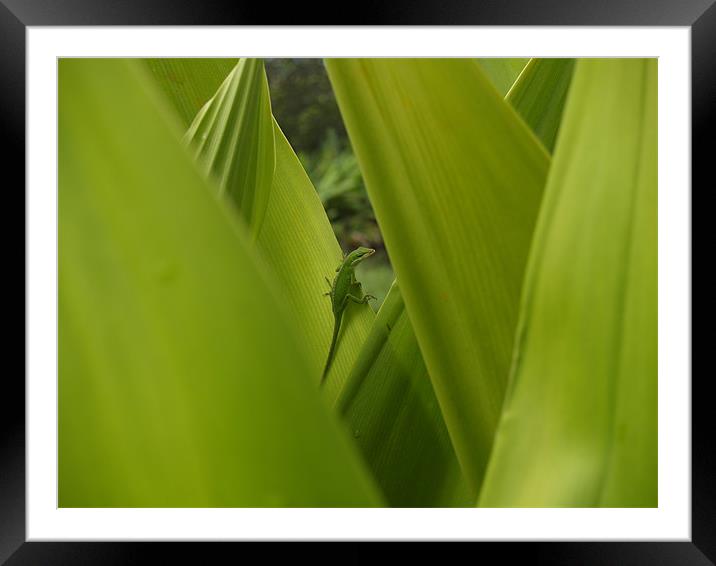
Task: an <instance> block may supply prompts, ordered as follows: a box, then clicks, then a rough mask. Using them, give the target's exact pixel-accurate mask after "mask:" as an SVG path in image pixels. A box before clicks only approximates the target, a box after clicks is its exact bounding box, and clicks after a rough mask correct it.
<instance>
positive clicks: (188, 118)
mask: <svg viewBox="0 0 716 566" xmlns="http://www.w3.org/2000/svg"><path fill="white" fill-rule="evenodd" d="M139 61H141V62H142V63H143V64H144V65H145V66H146V67H147V69H148V70H149V71H150V72H151V74H152V76H153V77H154V79H155V80H156V82H157V85H158V86H159V89H160V90H161V91H162V92H163V93H164V95H165V96H166V98H167V100H169V101H170V102H171V103H172V105H173V106H174V108H175V109H176V112H177V117H178V118H179V121H180V123H181V125H182V127H183V128H185V129H186V128H188V127H189V124H191V122H192V121H193V120H194V117H195V116H196V115H197V113H198V112H199V109H200V108H201V107H202V106H204V104H206V103H207V102H208V101H209V99H210V98H211V97H212V96H214V93H216V89H218V88H219V85H221V83H222V82H224V79H225V78H226V77H227V76H228V74H229V73H230V72H231V70H232V69H233V68H234V67H235V66H236V63H238V61H239V60H238V59H217V58H214V59H202V58H200V57H193V58H187V59H174V58H167V59H139Z"/></svg>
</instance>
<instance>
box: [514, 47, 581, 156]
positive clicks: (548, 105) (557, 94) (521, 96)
mask: <svg viewBox="0 0 716 566" xmlns="http://www.w3.org/2000/svg"><path fill="white" fill-rule="evenodd" d="M573 69H574V59H531V60H530V62H529V63H528V64H527V66H526V67H525V68H524V70H523V71H522V73H520V76H519V78H518V79H517V81H516V82H515V84H514V85H513V86H512V88H511V89H510V90H509V92H508V93H507V97H506V100H507V102H509V103H510V104H512V106H513V108H514V109H515V110H517V112H518V113H519V114H520V116H522V118H523V119H524V120H525V122H527V123H528V124H529V126H530V127H531V128H532V131H533V132H534V133H535V134H536V135H537V137H538V138H539V139H540V141H541V142H542V143H543V144H544V146H545V147H546V148H547V150H548V151H549V152H550V153H552V151H553V150H554V143H555V140H556V139H557V132H558V131H559V124H560V121H561V119H562V110H563V108H564V102H565V100H566V99H567V92H568V90H569V84H570V81H571V80H572V71H573Z"/></svg>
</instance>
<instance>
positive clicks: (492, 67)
mask: <svg viewBox="0 0 716 566" xmlns="http://www.w3.org/2000/svg"><path fill="white" fill-rule="evenodd" d="M476 61H477V62H478V64H479V65H480V67H481V68H482V70H483V72H484V73H485V74H486V75H487V76H488V78H489V79H490V81H491V82H492V84H493V85H494V87H495V88H496V89H497V91H498V92H499V93H500V94H501V95H502V96H505V95H506V94H507V92H508V91H509V90H510V88H511V87H512V85H513V84H514V82H515V81H516V80H517V77H518V76H519V75H520V73H521V72H522V69H524V68H525V65H527V62H528V61H529V59H510V58H509V57H491V58H485V59H476Z"/></svg>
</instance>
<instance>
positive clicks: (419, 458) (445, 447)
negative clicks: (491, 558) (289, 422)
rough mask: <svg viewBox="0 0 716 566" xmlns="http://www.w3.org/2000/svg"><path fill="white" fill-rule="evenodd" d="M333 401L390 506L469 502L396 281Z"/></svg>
mask: <svg viewBox="0 0 716 566" xmlns="http://www.w3.org/2000/svg"><path fill="white" fill-rule="evenodd" d="M335 408H336V410H337V411H338V412H339V413H340V414H341V415H343V416H344V417H345V418H346V420H347V421H348V423H349V426H350V430H351V431H352V433H353V437H354V439H355V442H356V444H357V445H358V447H359V448H360V450H361V452H362V453H363V457H364V459H365V461H366V462H367V463H368V465H369V466H370V468H371V470H372V472H373V476H374V477H375V479H376V482H377V483H378V484H379V485H380V487H381V489H382V491H383V494H384V495H385V498H386V500H387V502H388V504H389V505H390V506H391V507H454V506H471V505H473V504H474V501H475V498H476V495H475V494H471V493H470V492H469V489H468V488H467V485H466V483H465V480H464V478H463V476H462V471H461V469H460V466H459V464H458V461H457V458H456V457H455V452H454V450H453V447H452V443H451V442H450V438H449V436H448V432H447V428H446V427H445V422H444V421H443V418H442V414H441V412H440V407H439V405H438V403H437V400H436V398H435V393H434V392H433V389H432V385H431V384H430V376H429V375H428V371H427V369H426V367H425V363H424V362H423V357H422V355H421V353H420V348H419V347H418V341H417V339H416V338H415V333H414V332H413V328H412V326H411V324H410V320H409V319H408V315H407V313H406V312H405V304H404V302H403V298H402V296H401V294H400V290H399V288H398V284H397V283H393V286H392V287H391V289H390V291H389V292H388V295H387V297H386V299H385V301H384V302H383V305H382V306H381V308H380V311H378V315H377V317H376V319H375V322H374V323H373V326H372V328H371V331H370V334H369V335H368V337H367V338H366V340H365V342H364V344H363V349H362V350H361V353H360V356H358V359H357V360H356V363H355V365H354V366H353V370H352V371H351V373H350V375H349V377H348V379H347V381H346V384H345V386H344V388H343V389H342V391H341V393H340V395H339V397H338V399H337V400H336V406H335Z"/></svg>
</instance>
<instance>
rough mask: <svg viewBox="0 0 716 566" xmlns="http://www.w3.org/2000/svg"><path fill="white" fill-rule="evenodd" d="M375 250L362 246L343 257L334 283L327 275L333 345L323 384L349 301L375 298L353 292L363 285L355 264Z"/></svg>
mask: <svg viewBox="0 0 716 566" xmlns="http://www.w3.org/2000/svg"><path fill="white" fill-rule="evenodd" d="M374 253H375V250H372V249H370V248H364V247H360V248H358V249H355V250H353V251H352V252H351V253H349V254H348V255H347V256H345V257H344V258H343V261H342V262H341V264H340V265H339V266H338V267H337V268H336V276H335V277H334V278H333V283H331V281H330V280H329V279H328V277H326V282H327V283H328V284H329V285H330V286H331V290H330V291H328V293H324V295H327V296H329V297H330V298H331V306H332V307H333V318H334V322H333V338H332V339H331V347H330V349H329V350H328V357H327V358H326V365H325V367H324V368H323V375H322V376H321V384H323V382H324V381H325V379H326V375H327V374H328V370H329V369H330V367H331V361H332V360H333V354H334V353H335V349H336V341H337V340H338V331H339V330H340V329H341V319H342V318H343V311H345V310H346V307H347V306H348V301H353V302H354V303H358V304H365V303H367V302H368V301H369V300H371V299H375V297H374V296H373V295H366V296H364V297H363V298H362V299H361V298H360V297H357V296H356V295H354V294H353V293H354V292H355V291H360V288H361V285H360V283H358V282H357V281H356V274H355V266H356V265H358V264H359V263H360V262H361V261H363V260H364V259H365V258H367V257H370V256H372V255H373V254H374Z"/></svg>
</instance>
